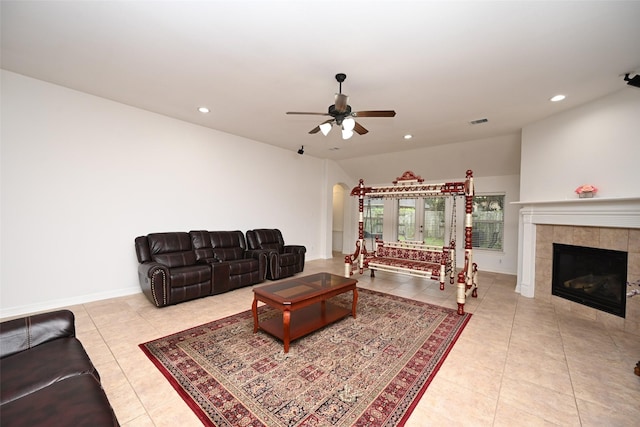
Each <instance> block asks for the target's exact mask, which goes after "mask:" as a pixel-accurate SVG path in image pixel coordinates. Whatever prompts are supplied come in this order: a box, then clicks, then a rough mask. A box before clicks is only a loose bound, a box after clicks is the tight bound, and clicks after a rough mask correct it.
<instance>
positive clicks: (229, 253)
mask: <svg viewBox="0 0 640 427" xmlns="http://www.w3.org/2000/svg"><path fill="white" fill-rule="evenodd" d="M213 253H214V255H215V257H216V258H218V259H219V260H220V261H232V260H241V259H242V258H243V257H244V249H242V248H240V247H235V248H222V249H213Z"/></svg>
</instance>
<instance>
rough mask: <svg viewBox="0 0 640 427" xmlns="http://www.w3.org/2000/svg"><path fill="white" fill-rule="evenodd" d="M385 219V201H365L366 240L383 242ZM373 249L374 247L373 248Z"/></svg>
mask: <svg viewBox="0 0 640 427" xmlns="http://www.w3.org/2000/svg"><path fill="white" fill-rule="evenodd" d="M383 219H384V200H382V199H367V200H365V201H364V219H363V220H364V238H365V239H371V241H372V242H374V241H375V238H376V237H377V238H379V239H380V240H382V226H383ZM371 247H373V246H371Z"/></svg>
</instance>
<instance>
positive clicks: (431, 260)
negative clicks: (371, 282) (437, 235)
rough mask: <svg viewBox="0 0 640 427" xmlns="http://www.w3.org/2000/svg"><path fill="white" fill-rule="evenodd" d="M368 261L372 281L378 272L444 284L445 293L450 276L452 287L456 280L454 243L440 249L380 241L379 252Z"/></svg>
mask: <svg viewBox="0 0 640 427" xmlns="http://www.w3.org/2000/svg"><path fill="white" fill-rule="evenodd" d="M367 261H368V262H367V264H368V265H367V267H368V268H369V270H371V276H372V277H374V276H375V271H376V270H378V271H386V272H390V273H399V274H405V275H408V276H416V277H424V278H428V279H432V280H437V281H438V282H440V289H444V282H445V280H446V277H447V275H448V276H449V283H451V284H453V282H454V279H455V243H454V242H451V244H450V246H442V247H440V246H431V245H426V244H424V243H422V242H414V241H398V242H384V241H382V240H376V251H375V252H374V254H373V256H372V257H370V258H368V260H367Z"/></svg>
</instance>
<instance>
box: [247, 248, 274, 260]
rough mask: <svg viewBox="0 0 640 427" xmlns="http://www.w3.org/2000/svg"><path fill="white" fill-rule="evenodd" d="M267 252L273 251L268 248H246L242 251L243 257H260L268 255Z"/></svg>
mask: <svg viewBox="0 0 640 427" xmlns="http://www.w3.org/2000/svg"><path fill="white" fill-rule="evenodd" d="M269 252H275V251H272V250H270V249H248V250H247V251H245V253H244V257H245V258H253V259H258V260H259V259H260V257H267V256H269Z"/></svg>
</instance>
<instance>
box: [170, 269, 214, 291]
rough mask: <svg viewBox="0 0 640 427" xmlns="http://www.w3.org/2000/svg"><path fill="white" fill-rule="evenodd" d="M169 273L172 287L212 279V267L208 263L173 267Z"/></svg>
mask: <svg viewBox="0 0 640 427" xmlns="http://www.w3.org/2000/svg"><path fill="white" fill-rule="evenodd" d="M169 274H170V276H171V287H172V288H180V287H183V286H189V285H195V284H197V283H202V282H206V281H209V280H211V267H209V265H207V264H201V265H191V266H187V267H176V268H172V269H171V270H170V272H169Z"/></svg>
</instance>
